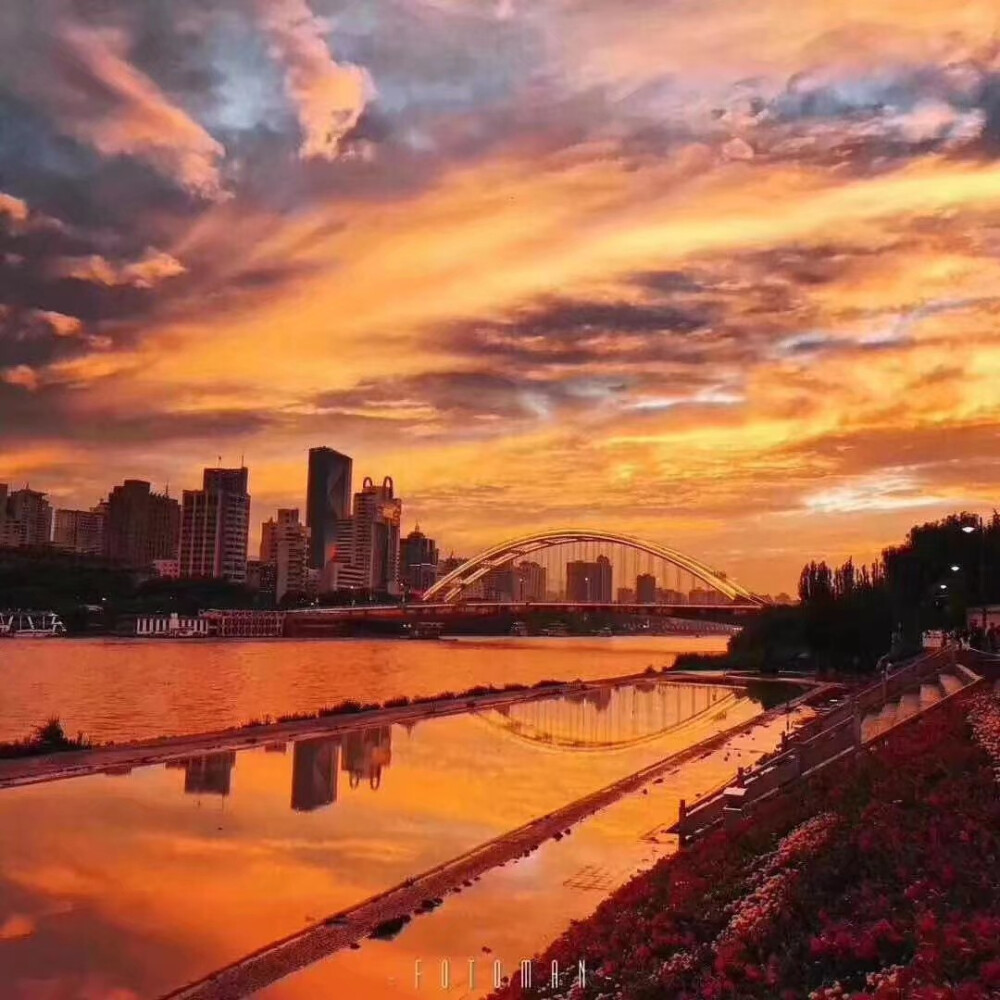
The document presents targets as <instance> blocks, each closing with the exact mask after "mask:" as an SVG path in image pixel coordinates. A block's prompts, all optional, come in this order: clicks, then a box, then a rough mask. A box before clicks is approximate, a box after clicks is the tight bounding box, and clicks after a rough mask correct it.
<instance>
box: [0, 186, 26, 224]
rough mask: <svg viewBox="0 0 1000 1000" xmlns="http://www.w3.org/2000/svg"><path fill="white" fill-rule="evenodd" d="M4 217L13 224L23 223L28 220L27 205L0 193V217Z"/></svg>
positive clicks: (19, 199) (20, 200) (21, 200)
mask: <svg viewBox="0 0 1000 1000" xmlns="http://www.w3.org/2000/svg"><path fill="white" fill-rule="evenodd" d="M4 215H5V216H7V218H8V219H10V220H12V221H13V222H24V221H25V220H26V219H27V218H28V203H27V202H26V201H24V200H23V199H22V198H15V197H14V196H13V195H10V194H4V193H3V191H0V216H4Z"/></svg>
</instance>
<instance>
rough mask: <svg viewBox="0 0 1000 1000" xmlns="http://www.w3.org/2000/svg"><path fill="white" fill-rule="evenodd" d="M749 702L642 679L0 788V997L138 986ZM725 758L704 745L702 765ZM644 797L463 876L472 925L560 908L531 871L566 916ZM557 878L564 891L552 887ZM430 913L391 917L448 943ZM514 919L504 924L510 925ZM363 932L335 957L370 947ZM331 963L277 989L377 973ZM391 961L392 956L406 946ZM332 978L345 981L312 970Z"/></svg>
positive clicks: (648, 815)
mask: <svg viewBox="0 0 1000 1000" xmlns="http://www.w3.org/2000/svg"><path fill="white" fill-rule="evenodd" d="M414 645H416V644H414ZM84 648H85V649H89V648H90V647H89V646H85V647H84ZM268 648H272V649H273V648H277V649H281V648H284V647H282V646H280V645H279V646H276V647H275V646H269V647H268ZM459 653H461V654H462V655H467V654H465V653H464V652H463V651H461V650H459ZM158 655H162V654H158ZM370 655H374V652H373V651H372V652H371V654H370ZM400 655H409V656H416V655H419V656H424V655H430V654H429V653H423V652H420V651H417V652H414V653H412V654H411V653H401V654H400ZM440 655H442V656H445V657H447V656H448V655H450V654H449V653H442V654H440ZM518 655H519V654H517V653H515V658H516V657H517V656H518ZM561 655H563V654H562V653H560V656H561ZM618 655H619V654H616V653H612V654H610V658H611V659H614V658H615V657H616V656H618ZM642 655H644V656H648V655H649V653H648V652H647V653H644V654H642ZM595 659H596V657H595ZM624 659H625V660H626V661H627V660H628V655H625V656H624ZM547 662H548V665H549V667H550V668H551V664H552V658H551V657H549V658H548V660H547ZM606 663H607V658H605V666H606ZM522 669H527V668H524V667H522ZM630 669H631V665H630ZM546 672H549V671H546ZM760 711H761V706H760V704H759V703H758V702H756V701H754V700H753V699H751V698H748V697H746V696H745V695H744V694H743V693H741V692H739V691H736V690H732V689H727V688H722V687H708V686H704V685H685V684H681V683H669V682H666V681H648V682H642V683H639V684H634V685H629V686H623V687H621V688H618V689H616V690H614V691H601V692H590V693H587V694H586V695H574V696H572V697H563V698H553V699H548V700H547V701H543V702H539V703H532V704H525V705H516V706H511V707H510V709H509V710H507V711H505V712H497V711H494V712H487V713H483V714H477V715H466V716H459V717H454V718H448V719H433V720H428V721H425V722H420V723H418V724H416V725H411V726H409V727H404V726H393V727H377V728H367V729H363V730H357V731H354V732H349V733H343V734H340V735H339V736H338V737H334V738H329V739H327V738H323V739H310V740H304V741H300V742H299V743H297V744H292V743H288V744H274V745H271V746H268V747H262V748H260V749H255V750H250V751H245V752H241V753H239V754H233V753H222V752H220V753H215V754H203V755H199V756H197V757H191V758H188V759H187V760H184V761H178V762H174V763H172V764H170V765H167V766H154V767H147V768H141V769H137V770H135V771H133V772H132V773H131V774H128V775H123V776H114V777H110V776H105V775H100V776H93V777H87V778H79V779H73V780H69V781H62V782H56V783H51V784H48V785H37V786H32V787H27V788H19V789H7V790H5V791H3V792H0V983H2V988H0V995H2V996H3V997H4V998H7V997H11V998H13V1000H33V998H39V997H45V998H46V1000H70V998H73V1000H79V998H88V1000H92V998H102V1000H128V998H134V997H149V996H157V995H159V994H160V993H162V992H165V991H166V990H168V989H170V988H173V987H175V986H178V985H180V984H182V983H184V982H186V981H188V980H190V979H192V978H196V977H198V976H201V975H204V974H206V973H208V972H210V971H211V970H212V969H214V968H217V967H218V966H220V965H223V964H225V963H227V962H229V961H232V960H234V959H236V958H238V957H239V956H240V955H242V954H244V953H246V952H247V951H250V950H253V949H254V948H257V947H260V946H262V945H264V944H265V943H267V942H268V941H271V940H273V939H275V938H277V937H280V936H282V935H285V934H287V933H289V932H291V931H294V930H296V929H298V928H300V927H302V926H303V925H304V924H305V923H307V922H312V921H315V920H317V919H320V918H322V917H324V916H326V915H328V914H330V913H331V912H334V911H335V910H337V909H340V908H343V907H345V906H349V905H351V904H353V903H357V902H359V901H360V900H362V899H364V898H366V897H367V896H369V895H371V894H372V893H374V892H378V891H380V890H383V889H386V888H388V887H390V886H392V885H395V884H397V883H399V882H401V881H402V880H403V879H405V878H406V877H408V876H409V875H412V874H415V873H417V872H419V871H422V870H424V869H426V868H428V867H430V866H432V865H434V864H436V863H438V862H441V861H444V860H446V859H448V858H451V857H454V856H455V855H458V854H460V853H462V852H463V851H465V850H467V849H469V848H471V847H473V846H475V845H477V844H480V843H482V842H484V841H486V840H488V839H490V838H492V837H494V836H497V835H498V834H500V833H503V832H505V831H507V830H509V829H512V828H514V827H516V826H518V825H520V824H522V823H524V822H526V821H528V820H530V819H532V818H534V817H536V816H539V815H541V814H543V813H545V812H548V811H550V810H552V809H554V808H556V807H558V806H560V805H563V804H565V803H567V802H569V801H571V800H573V799H576V798H578V797H580V796H581V795H584V794H586V793H588V792H590V791H593V790H595V789H597V788H599V787H601V786H603V785H605V784H607V783H609V782H611V781H614V780H616V779H617V778H620V777H622V776H624V775H626V774H629V773H631V772H633V771H634V770H636V769H637V768H640V767H643V766H645V765H647V764H649V763H652V762H653V761H655V760H658V759H660V758H662V757H663V756H665V755H667V754H669V753H673V752H675V751H677V750H680V749H683V748H684V747H686V746H690V745H691V744H692V743H695V742H697V741H699V740H701V739H704V738H705V737H706V736H707V735H709V734H710V733H712V732H716V731H718V730H719V728H726V727H729V726H732V725H735V724H737V723H739V722H740V721H743V720H746V719H751V718H754V717H755V716H756V715H757V714H759V712H760ZM733 766H734V764H733V763H729V762H726V763H719V764H718V765H717V771H718V773H719V774H721V773H722V770H724V769H728V770H731V769H732V767H733ZM716 777H718V775H716ZM711 778H712V776H711V775H706V774H702V775H700V777H699V778H698V780H699V781H701V782H702V783H703V784H704V785H705V787H704V788H702V789H691V790H689V792H688V794H691V792H692V791H695V790H707V788H708V787H709V783H710V781H711ZM658 787H661V786H658ZM649 801H650V800H649V799H646V800H645V804H644V803H643V801H642V800H638V803H639V804H638V806H635V805H633V806H632V807H631V808H632V809H633V812H632V813H631V814H629V815H630V816H631V818H630V819H629V820H628V822H627V823H626V824H625V826H624V827H622V823H621V820H620V816H621V815H622V813H620V812H615V811H606V812H605V813H602V814H600V815H599V816H598V817H595V818H594V820H593V821H592V823H596V826H592V827H590V828H592V829H594V830H597V831H598V833H597V834H596V836H597V841H596V842H594V841H588V840H587V838H586V837H585V836H583V835H582V834H581V835H577V834H574V836H571V837H569V838H566V840H565V841H564V842H563V843H565V844H567V845H570V844H574V845H579V846H572V847H570V849H569V851H567V852H565V853H563V854H562V855H560V856H559V857H561V858H562V860H561V861H559V862H558V863H557V864H556V866H555V867H554V868H553V867H552V866H551V863H550V862H547V861H545V860H544V859H545V858H546V857H551V855H549V854H547V852H546V851H545V850H543V851H541V852H537V853H536V855H532V857H531V858H527V859H524V861H523V862H521V863H519V864H518V865H514V866H508V867H507V868H505V869H503V870H502V871H503V872H508V871H509V872H510V874H509V875H508V876H506V877H507V878H511V879H513V880H514V881H513V882H506V883H504V882H500V883H497V882H492V883H489V884H491V885H492V886H493V888H492V889H490V890H489V891H488V892H487V890H482V891H481V893H480V899H481V900H485V902H486V904H487V908H488V910H489V912H490V913H492V914H494V917H493V919H492V925H491V926H490V927H483V928H482V932H483V933H487V934H488V935H489V936H490V938H491V939H492V940H493V941H494V944H496V943H497V941H498V940H499V939H500V938H501V937H502V934H501V930H500V928H502V927H503V926H504V925H505V921H506V920H507V918H508V917H510V918H511V919H515V918H516V908H515V909H513V910H512V909H511V905H512V903H513V904H515V906H516V902H517V900H518V899H520V900H521V901H522V902H523V901H524V900H525V899H528V898H532V899H534V900H535V903H536V905H537V907H538V909H539V912H540V913H541V912H542V911H544V912H546V913H550V914H551V915H550V917H549V918H548V919H549V921H550V923H551V922H552V920H557V921H558V920H561V914H562V910H561V909H560V906H561V904H559V897H558V895H557V897H556V903H557V904H559V905H556V906H555V907H554V908H553V907H551V906H547V905H544V904H545V899H544V898H543V897H542V896H539V895H538V894H539V893H544V892H545V891H547V888H553V887H554V888H555V890H557V892H558V891H562V892H576V893H583V895H582V896H579V895H577V896H574V897H573V898H574V899H577V901H578V902H577V903H576V904H575V905H574V906H572V907H569V908H568V911H569V912H577V911H579V910H580V908H581V906H580V903H579V901H580V900H586V901H587V906H592V905H593V904H594V903H596V901H597V899H598V898H599V896H600V893H601V892H602V891H604V892H606V891H607V888H608V887H610V885H611V884H614V881H615V879H617V878H620V877H621V872H620V871H619V869H620V868H621V867H622V866H623V865H624V866H625V867H629V866H630V865H632V864H634V863H635V862H636V861H637V860H639V859H638V858H637V857H636V856H635V855H636V845H635V843H632V842H637V837H636V834H635V828H636V827H637V824H638V828H641V829H646V830H649V829H652V828H654V827H656V826H657V824H660V823H664V822H670V821H672V820H673V818H674V816H675V813H676V803H675V801H674V800H673V799H670V800H669V802H668V800H664V801H663V802H662V803H661V805H662V808H657V809H650V808H649V805H648V803H649ZM626 812H627V810H626ZM616 816H617V817H619V818H618V819H616V818H615V817H616ZM581 829H582V828H581ZM622 829H624V830H626V831H627V832H626V833H624V834H623V833H621V830H622ZM601 830H605V831H610V832H605V833H601V832H600V831H601ZM615 831H619V832H615ZM627 838H630V844H631V846H630V847H629V849H628V850H627V851H624V852H621V853H620V856H619V855H618V854H616V852H615V851H612V852H611V854H612V856H615V861H614V862H612V863H611V867H612V868H613V872H612V875H611V876H610V879H609V878H607V877H604V878H601V877H596V878H591V879H590V881H588V877H589V876H588V875H587V872H582V874H581V869H582V868H584V867H586V865H585V861H586V858H587V857H598V855H596V854H594V851H595V847H594V844H595V843H597V846H598V847H600V846H601V845H603V848H604V849H606V848H607V847H608V846H609V845H611V846H612V847H614V846H615V844H616V843H617V844H621V843H622V842H624V839H627ZM588 843H590V847H589V848H588V847H587V846H586V845H587V844H588ZM588 851H589V852H590V853H589V854H588V853H587V852H588ZM574 852H583V853H574ZM640 852H646V846H643V845H640ZM602 864H604V865H605V866H606V865H607V864H608V862H607V861H605V862H602ZM599 874H600V873H598V875H599ZM574 877H576V882H577V884H579V885H581V886H583V888H580V889H576V890H571V889H562V890H560V888H559V887H560V886H561V884H562V882H563V881H565V880H566V879H570V880H571V881H572V879H573V878H574ZM487 883H488V879H486V878H484V880H483V883H482V885H484V886H485V885H487ZM477 885H479V883H477ZM602 886H603V889H602V888H601V887H602ZM513 889H517V891H516V892H513V895H508V894H509V893H510V892H511V891H513ZM490 893H492V895H490ZM588 893H589V895H588ZM595 893H597V895H596V896H595V895H594V894H595ZM469 898H470V899H472V900H474V899H475V898H476V897H475V896H473V894H472V893H471V892H470V894H469ZM453 899H454V900H465V899H466V896H465V895H464V894H463V895H462V896H454V897H452V896H449V901H448V902H447V903H446V905H445V906H444V907H443V908H442V911H445V910H450V909H451V908H452V903H451V901H452V900H453ZM491 900H492V902H491ZM452 912H458V913H460V912H461V910H458V909H455V910H453V911H452ZM451 919H453V918H450V917H449V918H447V919H445V920H444V922H443V923H436V922H433V921H430V920H429V921H427V922H423V921H422V920H418V921H415V922H414V928H413V929H416V927H417V926H420V927H422V928H423V929H421V930H420V931H419V933H418V934H416V935H410V929H407V931H404V935H403V938H402V939H401V941H402V940H404V939H405V940H406V941H407V942H412V943H408V944H407V945H406V947H407V948H412V947H418V948H421V949H422V948H428V949H430V950H431V952H433V954H448V953H449V951H448V948H447V947H446V944H447V942H449V941H451V940H452V938H450V937H445V938H441V939H439V940H431V939H428V938H427V937H426V935H427V934H428V933H429V932H428V930H427V928H431V929H433V928H434V927H438V928H440V929H441V930H442V932H443V933H449V934H450V931H449V920H451ZM567 919H568V917H567ZM535 924H537V920H535V919H534V918H532V920H530V921H528V920H525V921H522V925H523V926H522V930H527V929H528V928H529V927H534V926H535ZM559 929H561V925H557V926H556V927H555V931H557V930H559ZM555 931H553V932H555ZM478 933H479V930H478V929H477V930H475V931H474V930H473V928H472V927H471V926H470V927H467V928H466V931H465V936H464V937H463V938H462V939H461V940H460V941H457V942H456V945H458V944H460V946H461V948H462V949H467V948H469V947H471V946H472V940H471V938H470V935H472V937H475V936H476V934H478ZM407 935H410V936H409V937H407ZM482 943H483V944H486V941H485V940H484V941H483V942H482ZM375 945H376V943H375V942H366V943H365V946H364V947H363V948H362V949H361V951H360V952H358V953H353V952H352V953H350V954H351V955H355V954H357V955H361V954H364V955H366V956H372V955H377V954H378V952H377V951H376V950H375V947H374V946H375ZM387 947H388V946H387ZM428 957H432V956H431V955H430V954H429V955H428ZM340 961H348V962H350V961H351V959H343V960H341V959H340V957H339V956H337V957H335V958H334V959H331V961H330V962H329V963H323V964H322V965H321V966H320V967H317V968H318V969H319V972H318V973H315V974H318V975H320V976H321V977H322V985H321V986H319V985H318V984H317V989H315V990H313V989H312V988H311V987H310V982H311V980H310V978H309V975H312V974H314V973H310V974H307V975H306V976H304V977H303V978H301V979H296V978H293V979H291V980H289V981H288V983H287V988H288V989H289V990H291V991H293V992H291V993H285V994H282V995H288V996H296V997H306V996H333V995H337V996H341V995H343V996H347V995H350V996H367V995H369V989H368V986H367V985H365V982H366V976H367V977H368V978H370V977H371V976H372V975H374V976H375V979H377V980H378V981H379V982H384V981H385V978H386V977H385V975H384V970H382V971H379V972H378V973H374V972H373V971H372V969H371V968H369V969H368V972H367V973H365V971H364V970H365V968H366V967H364V966H356V965H348V966H347V967H346V969H345V970H344V972H343V974H342V973H341V972H340V971H338V970H340V969H342V966H341V965H339V964H337V963H338V962H340ZM394 961H395V962H396V965H397V966H398V967H399V968H400V969H403V968H405V967H406V966H407V963H408V962H409V955H408V954H405V953H400V954H398V955H397V956H396V958H395V959H394ZM359 968H360V969H361V973H359V972H358V969H359ZM352 969H353V970H354V971H353V972H352V971H351V970H352ZM399 975H402V972H400V973H399ZM345 976H346V978H344V977H345ZM331 977H332V978H331ZM340 980H342V982H343V984H344V985H345V986H347V985H349V987H350V988H348V989H347V992H344V991H343V990H342V989H339V988H334V987H335V983H336V981H340ZM371 995H375V994H374V993H372V994H371Z"/></svg>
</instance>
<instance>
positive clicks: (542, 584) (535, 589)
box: [514, 559, 548, 601]
mask: <svg viewBox="0 0 1000 1000" xmlns="http://www.w3.org/2000/svg"><path fill="white" fill-rule="evenodd" d="M515 572H516V574H517V585H516V593H515V594H514V599H515V600H518V601H544V600H545V591H546V586H547V583H548V573H547V572H546V569H545V567H544V566H543V565H541V563H536V562H533V561H531V560H528V559H526V560H525V561H524V562H520V563H518V564H517V566H516V567H515Z"/></svg>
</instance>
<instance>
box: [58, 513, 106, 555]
mask: <svg viewBox="0 0 1000 1000" xmlns="http://www.w3.org/2000/svg"><path fill="white" fill-rule="evenodd" d="M104 517H105V516H104V513H103V512H102V511H100V510H57V511H56V514H55V521H54V528H53V531H52V544H53V545H54V546H55V547H56V548H57V549H63V550H64V551H66V552H76V553H78V554H80V555H84V556H100V555H103V554H104Z"/></svg>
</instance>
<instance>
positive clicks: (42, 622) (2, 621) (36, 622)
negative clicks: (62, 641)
mask: <svg viewBox="0 0 1000 1000" xmlns="http://www.w3.org/2000/svg"><path fill="white" fill-rule="evenodd" d="M65 634H66V626H65V625H64V624H63V623H62V619H61V618H60V617H59V616H58V615H57V614H56V613H55V612H54V611H0V637H4V638H7V639H54V638H56V637H58V636H62V635H65Z"/></svg>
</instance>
